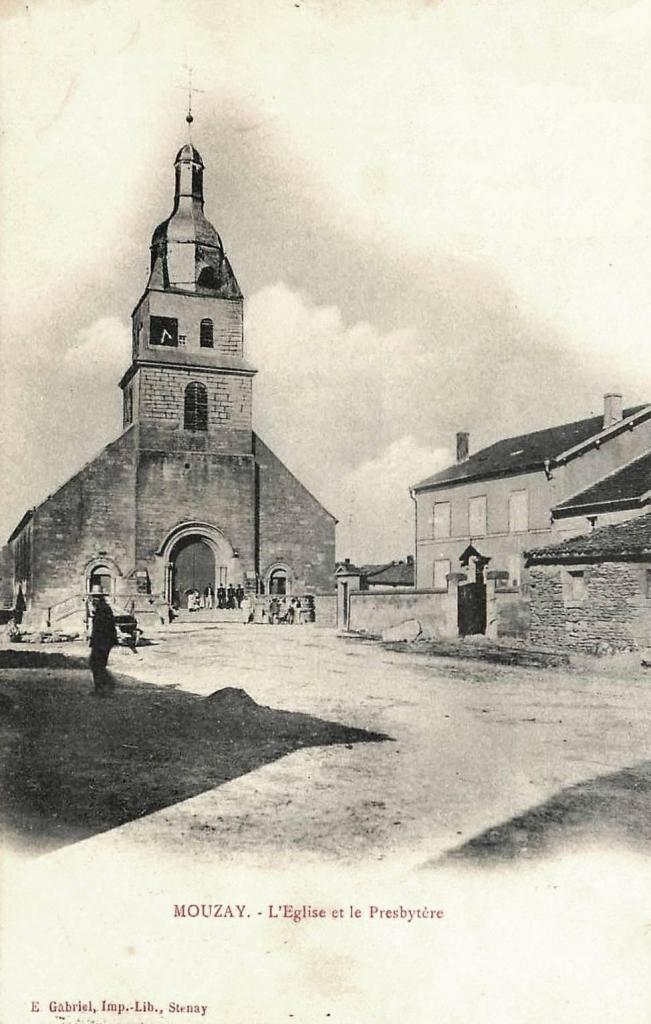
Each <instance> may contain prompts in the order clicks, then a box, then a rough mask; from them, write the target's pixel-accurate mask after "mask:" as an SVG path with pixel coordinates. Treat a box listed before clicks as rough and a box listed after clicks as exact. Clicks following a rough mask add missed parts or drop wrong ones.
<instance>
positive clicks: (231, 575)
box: [157, 521, 242, 608]
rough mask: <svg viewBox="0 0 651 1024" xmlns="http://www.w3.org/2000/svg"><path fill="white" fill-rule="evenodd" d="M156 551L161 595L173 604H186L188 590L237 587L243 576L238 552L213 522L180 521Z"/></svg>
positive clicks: (177, 605) (202, 592)
mask: <svg viewBox="0 0 651 1024" xmlns="http://www.w3.org/2000/svg"><path fill="white" fill-rule="evenodd" d="M157 554H158V555H159V556H160V557H161V559H162V562H163V572H164V583H163V594H164V597H165V600H166V601H169V602H170V604H172V605H174V606H175V607H177V608H178V607H181V606H185V605H186V600H187V592H188V590H198V591H199V594H200V595H201V594H205V591H206V588H207V587H211V588H212V591H213V597H215V596H216V595H217V591H218V588H220V587H227V586H228V585H230V584H233V586H237V584H238V583H239V582H240V580H241V578H242V573H241V569H240V567H239V560H238V554H237V552H236V551H234V549H233V546H232V544H231V543H230V541H229V540H228V539H227V538H226V537H225V536H224V534H223V533H222V532H221V530H219V529H218V528H217V527H216V526H214V525H213V524H212V523H202V522H198V521H194V522H193V521H190V522H185V523H179V524H178V525H177V526H175V527H174V529H173V530H172V531H171V532H170V533H168V535H167V537H166V538H165V540H164V541H163V543H162V544H161V546H160V548H159V549H158V552H157Z"/></svg>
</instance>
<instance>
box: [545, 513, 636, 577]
mask: <svg viewBox="0 0 651 1024" xmlns="http://www.w3.org/2000/svg"><path fill="white" fill-rule="evenodd" d="M525 555H526V558H527V564H529V565H536V564H541V563H545V562H547V563H551V564H554V563H556V562H597V561H602V560H603V561H611V562H612V561H618V560H619V559H622V558H625V559H629V558H640V559H644V561H650V560H651V512H647V513H645V514H644V515H642V516H637V517H636V518H635V519H628V520H627V521H626V522H625V523H616V524H615V525H614V526H602V527H599V528H598V529H596V530H593V531H592V533H587V534H584V535H583V536H581V537H571V538H570V539H568V540H564V541H561V543H560V544H551V545H550V546H549V547H544V548H534V549H533V550H531V551H527V552H525Z"/></svg>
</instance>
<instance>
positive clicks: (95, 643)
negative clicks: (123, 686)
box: [90, 594, 118, 693]
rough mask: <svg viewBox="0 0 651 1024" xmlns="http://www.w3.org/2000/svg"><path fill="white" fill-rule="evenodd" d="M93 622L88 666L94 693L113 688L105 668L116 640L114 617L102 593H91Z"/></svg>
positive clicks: (104, 691)
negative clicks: (91, 675) (91, 674)
mask: <svg viewBox="0 0 651 1024" xmlns="http://www.w3.org/2000/svg"><path fill="white" fill-rule="evenodd" d="M91 604H92V606H93V624H92V628H91V632H90V668H91V672H92V673H93V682H94V684H95V693H106V692H107V691H108V690H111V689H112V688H113V685H114V684H113V680H112V679H111V676H110V675H109V673H108V672H107V670H106V664H107V662H108V657H109V654H110V653H111V648H112V647H115V645H116V644H117V642H118V636H117V632H116V629H115V619H114V618H113V612H112V611H111V608H110V606H109V604H108V603H107V601H106V599H105V597H104V595H103V594H97V595H95V594H94V595H92V597H91Z"/></svg>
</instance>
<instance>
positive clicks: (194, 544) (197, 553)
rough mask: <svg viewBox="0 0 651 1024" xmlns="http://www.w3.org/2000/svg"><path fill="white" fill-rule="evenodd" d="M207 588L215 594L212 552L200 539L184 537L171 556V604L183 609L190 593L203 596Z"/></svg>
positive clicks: (208, 545)
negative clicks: (194, 592) (193, 591)
mask: <svg viewBox="0 0 651 1024" xmlns="http://www.w3.org/2000/svg"><path fill="white" fill-rule="evenodd" d="M207 587H211V588H212V590H213V593H214V592H215V589H216V588H215V555H214V552H213V550H212V548H211V546H210V544H209V543H208V542H207V541H206V540H204V539H203V538H202V537H184V538H183V539H182V540H180V541H179V543H178V544H177V546H176V548H175V549H174V553H173V556H172V595H173V603H174V604H176V605H177V606H180V607H184V606H185V605H186V603H187V595H188V593H189V592H190V591H192V590H196V591H198V592H199V594H203V593H204V592H205V590H206V588H207Z"/></svg>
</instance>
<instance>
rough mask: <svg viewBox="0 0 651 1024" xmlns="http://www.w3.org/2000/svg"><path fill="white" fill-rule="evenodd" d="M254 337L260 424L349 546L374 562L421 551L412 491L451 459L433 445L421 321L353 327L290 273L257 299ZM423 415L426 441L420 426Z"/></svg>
mask: <svg viewBox="0 0 651 1024" xmlns="http://www.w3.org/2000/svg"><path fill="white" fill-rule="evenodd" d="M246 346H247V356H248V358H249V359H250V360H251V361H252V362H253V364H254V365H255V366H257V367H259V371H260V372H259V375H258V377H257V379H256V382H255V392H254V394H255V401H254V410H255V413H254V415H255V426H256V429H257V430H258V431H259V433H260V434H261V436H262V437H263V438H264V439H265V440H266V441H268V443H269V444H270V445H271V446H272V448H274V449H275V450H276V451H277V453H278V455H279V456H280V457H281V458H283V459H284V460H285V461H286V462H287V464H288V465H289V466H290V468H291V469H292V470H293V471H294V472H295V473H296V474H297V476H298V477H299V478H300V479H301V480H303V482H304V483H305V484H306V485H307V486H308V487H309V488H310V490H312V491H313V492H314V493H315V494H316V495H317V497H318V498H319V499H320V500H322V501H323V502H324V504H325V505H326V507H328V508H329V509H330V510H331V511H332V512H333V513H334V514H335V515H336V516H337V518H338V519H339V521H340V524H341V525H340V527H339V539H338V547H339V550H340V551H342V552H343V551H344V547H345V548H346V550H345V552H344V553H345V554H348V555H351V557H355V558H363V559H364V560H369V559H372V558H380V559H382V558H391V557H397V555H398V554H399V553H400V552H404V553H406V552H407V551H411V550H412V548H413V522H412V519H413V512H412V505H411V501H410V498H409V493H408V488H409V486H410V485H411V484H413V483H415V482H416V481H417V480H418V479H420V478H421V477H423V476H426V475H428V474H429V473H433V472H435V471H436V469H438V468H440V467H441V466H442V465H444V464H445V462H446V461H448V458H449V455H448V451H447V449H446V448H445V445H442V444H441V443H440V441H439V443H434V437H435V434H437V435H438V436H439V437H440V436H441V434H440V433H438V432H437V431H436V430H435V428H436V423H437V419H438V422H439V423H440V419H439V418H438V417H437V416H436V415H435V414H434V413H433V410H435V409H437V408H438V409H439V410H440V409H441V402H440V399H439V396H438V388H439V383H440V380H441V374H440V372H438V373H437V372H436V370H437V353H436V350H435V349H433V348H431V347H430V346H428V345H427V344H426V343H425V340H424V339H423V338H422V337H421V336H420V334H419V332H418V331H417V330H416V329H415V328H409V327H406V328H404V329H402V330H398V331H387V332H382V331H381V330H379V329H378V328H377V327H375V326H374V325H373V324H370V323H367V322H359V323H356V324H350V325H347V324H346V323H345V322H344V320H343V317H342V314H341V311H340V310H339V309H338V308H337V307H336V306H325V307H323V306H322V307H320V306H317V305H315V304H313V303H312V302H311V301H310V300H309V298H308V297H306V296H304V295H302V294H301V293H300V292H295V291H293V290H292V289H290V288H289V287H288V286H287V285H286V284H284V283H282V282H278V283H277V284H275V285H272V286H270V287H268V288H264V289H262V290H261V291H259V292H258V293H256V294H255V295H254V296H252V298H251V300H250V301H249V303H248V305H247V332H246ZM421 395H422V396H423V399H424V400H423V401H422V402H421V401H419V399H420V396H421ZM414 399H416V400H414ZM423 417H426V419H427V420H428V421H429V423H428V424H427V425H426V426H425V427H424V428H423V429H422V431H421V433H422V434H423V435H424V439H423V437H419V438H417V437H416V436H415V433H414V431H415V427H417V426H418V425H419V424H421V426H422V420H423ZM430 437H431V439H432V443H431V445H430V444H428V441H429V439H430ZM342 545H343V546H342Z"/></svg>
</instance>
